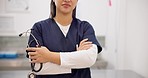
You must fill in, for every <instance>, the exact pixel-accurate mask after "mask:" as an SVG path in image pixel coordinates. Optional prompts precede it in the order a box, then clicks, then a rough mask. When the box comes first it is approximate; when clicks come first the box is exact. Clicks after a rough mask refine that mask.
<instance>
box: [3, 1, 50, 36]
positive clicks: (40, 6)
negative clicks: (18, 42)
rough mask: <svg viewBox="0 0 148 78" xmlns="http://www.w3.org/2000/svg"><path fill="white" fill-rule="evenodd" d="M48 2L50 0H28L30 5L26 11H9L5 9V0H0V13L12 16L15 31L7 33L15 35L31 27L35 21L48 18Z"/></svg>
mask: <svg viewBox="0 0 148 78" xmlns="http://www.w3.org/2000/svg"><path fill="white" fill-rule="evenodd" d="M49 3H50V0H29V6H30V7H29V11H28V12H17V11H15V12H13V11H11V12H10V11H6V6H5V4H6V2H5V0H0V15H1V16H11V17H13V18H14V26H13V27H14V31H15V33H13V34H12V33H8V35H17V34H19V33H20V32H23V31H26V30H27V29H29V28H31V27H32V26H33V24H34V23H35V22H37V21H39V20H42V19H46V18H48V17H49ZM4 34H5V33H4Z"/></svg>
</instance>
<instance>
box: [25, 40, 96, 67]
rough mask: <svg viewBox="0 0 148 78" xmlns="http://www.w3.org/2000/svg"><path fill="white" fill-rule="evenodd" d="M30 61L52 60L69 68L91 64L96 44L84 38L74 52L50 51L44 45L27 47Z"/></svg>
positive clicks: (42, 61)
mask: <svg viewBox="0 0 148 78" xmlns="http://www.w3.org/2000/svg"><path fill="white" fill-rule="evenodd" d="M27 50H28V51H35V52H29V53H28V55H29V58H30V59H32V61H31V63H46V62H52V63H55V64H58V65H61V66H65V67H71V68H83V67H90V66H91V65H93V64H94V63H95V61H96V58H97V46H96V45H95V44H92V42H90V41H88V39H84V40H82V41H81V42H80V44H79V47H77V51H76V52H65V53H63V52H62V53H59V52H51V51H49V50H48V49H47V48H46V47H41V48H33V47H31V48H27Z"/></svg>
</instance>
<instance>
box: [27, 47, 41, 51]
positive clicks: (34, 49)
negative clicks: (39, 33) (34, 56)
mask: <svg viewBox="0 0 148 78" xmlns="http://www.w3.org/2000/svg"><path fill="white" fill-rule="evenodd" d="M37 49H38V48H36V47H29V48H26V50H27V51H36V50H37Z"/></svg>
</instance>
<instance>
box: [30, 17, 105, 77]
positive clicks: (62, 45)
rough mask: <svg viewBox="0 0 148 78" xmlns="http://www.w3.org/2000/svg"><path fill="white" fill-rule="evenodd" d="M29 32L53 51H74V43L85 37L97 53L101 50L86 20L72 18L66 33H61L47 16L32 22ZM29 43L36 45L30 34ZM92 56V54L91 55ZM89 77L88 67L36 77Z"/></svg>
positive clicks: (53, 21) (42, 44)
mask: <svg viewBox="0 0 148 78" xmlns="http://www.w3.org/2000/svg"><path fill="white" fill-rule="evenodd" d="M32 29H33V30H32V31H31V33H32V34H33V35H34V36H35V37H36V38H37V40H38V42H39V44H40V45H41V46H45V47H47V48H48V49H49V50H50V51H53V52H74V51H76V45H77V44H79V43H80V41H82V40H83V39H85V38H88V40H89V41H91V42H92V43H93V44H96V45H97V47H98V53H99V52H101V51H102V48H101V46H100V44H99V42H98V41H97V39H96V36H95V32H94V29H93V27H92V26H91V24H89V23H88V22H87V21H81V20H79V19H77V18H73V21H72V23H71V26H70V28H69V31H68V33H67V35H66V37H65V36H64V34H63V33H62V31H61V30H60V28H59V26H58V25H57V23H56V22H55V20H54V19H52V18H48V19H46V20H43V21H39V22H37V23H35V24H34V26H33V28H32ZM28 43H29V45H30V46H32V47H34V46H36V43H35V41H33V38H32V36H30V38H29V41H28ZM92 57H93V56H92ZM42 77H44V78H91V74H90V69H89V68H83V69H72V73H70V74H59V75H44V76H43V75H40V76H37V78H42Z"/></svg>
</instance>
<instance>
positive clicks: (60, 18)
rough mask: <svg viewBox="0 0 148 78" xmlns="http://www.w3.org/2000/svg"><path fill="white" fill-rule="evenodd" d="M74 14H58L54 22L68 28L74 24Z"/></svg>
mask: <svg viewBox="0 0 148 78" xmlns="http://www.w3.org/2000/svg"><path fill="white" fill-rule="evenodd" d="M72 19H73V18H72V14H58V13H57V14H56V16H55V18H54V20H56V21H57V22H58V23H60V24H61V25H63V26H67V25H69V24H70V23H71V22H72Z"/></svg>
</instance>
